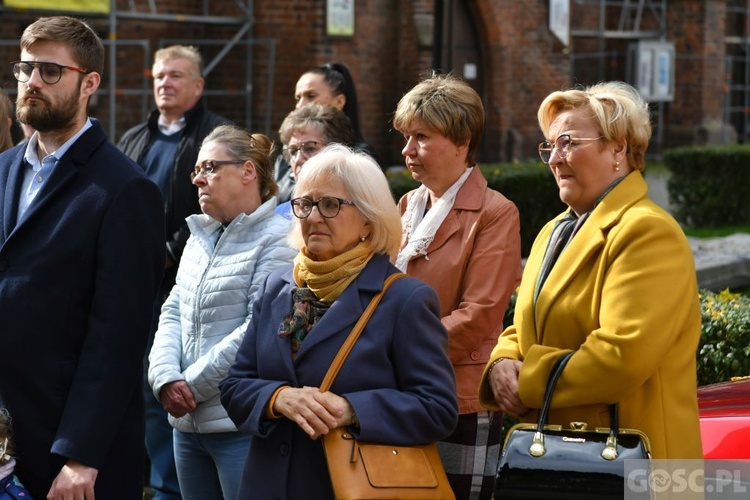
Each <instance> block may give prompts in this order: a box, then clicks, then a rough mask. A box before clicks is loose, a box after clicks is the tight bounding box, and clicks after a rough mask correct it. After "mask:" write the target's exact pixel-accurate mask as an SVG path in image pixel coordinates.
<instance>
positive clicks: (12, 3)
mask: <svg viewBox="0 0 750 500" xmlns="http://www.w3.org/2000/svg"><path fill="white" fill-rule="evenodd" d="M4 3H5V6H6V7H17V8H22V9H47V10H61V11H71V12H96V13H101V14H107V13H109V0H5V2H4Z"/></svg>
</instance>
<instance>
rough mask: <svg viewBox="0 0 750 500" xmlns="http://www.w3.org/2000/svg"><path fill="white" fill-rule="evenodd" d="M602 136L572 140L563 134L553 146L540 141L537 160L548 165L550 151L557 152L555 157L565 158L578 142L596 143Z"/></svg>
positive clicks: (550, 155) (550, 156) (568, 135)
mask: <svg viewBox="0 0 750 500" xmlns="http://www.w3.org/2000/svg"><path fill="white" fill-rule="evenodd" d="M601 138H602V136H599V137H576V138H573V137H571V136H570V134H563V135H561V136H559V137H558V138H557V140H555V144H554V145H553V144H550V142H549V141H542V142H540V143H539V158H541V159H542V161H543V162H544V163H549V160H550V158H552V151H554V150H557V156H559V157H560V158H567V157H568V154H569V153H570V152H571V150H572V149H573V147H574V146H578V141H598V140H599V139H601Z"/></svg>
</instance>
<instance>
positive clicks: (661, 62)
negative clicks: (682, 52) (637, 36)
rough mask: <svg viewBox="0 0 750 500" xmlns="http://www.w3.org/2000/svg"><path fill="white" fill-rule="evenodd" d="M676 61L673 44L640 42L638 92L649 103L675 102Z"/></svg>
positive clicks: (637, 56)
mask: <svg viewBox="0 0 750 500" xmlns="http://www.w3.org/2000/svg"><path fill="white" fill-rule="evenodd" d="M674 59H675V50H674V43H672V42H639V43H638V48H637V52H636V71H637V74H636V81H637V88H638V92H640V94H641V96H642V97H643V98H644V99H645V100H647V101H649V102H671V101H673V100H674Z"/></svg>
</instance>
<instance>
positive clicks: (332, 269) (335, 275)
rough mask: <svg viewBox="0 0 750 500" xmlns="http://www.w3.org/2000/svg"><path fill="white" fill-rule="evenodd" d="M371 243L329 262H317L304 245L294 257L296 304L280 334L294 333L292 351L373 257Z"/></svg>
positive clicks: (360, 245) (357, 247)
mask: <svg viewBox="0 0 750 500" xmlns="http://www.w3.org/2000/svg"><path fill="white" fill-rule="evenodd" d="M372 256H373V253H372V251H371V250H370V249H369V247H368V245H366V244H364V243H360V244H358V245H357V246H356V247H354V248H353V249H351V250H349V251H347V252H344V253H342V254H341V255H338V256H336V257H334V258H333V259H330V260H326V261H315V260H312V259H310V257H309V256H308V252H307V249H306V248H305V247H303V248H302V249H301V250H300V253H299V254H297V257H295V259H294V282H295V283H296V284H297V287H296V288H293V289H292V300H293V301H294V305H293V307H292V312H291V313H289V314H288V315H287V316H286V317H285V318H284V319H283V320H282V322H281V326H280V327H279V335H281V336H287V335H291V336H292V354H293V355H296V353H297V351H298V350H299V348H300V346H301V345H302V341H303V340H305V337H307V335H308V333H310V330H312V328H313V326H315V324H316V323H317V322H318V321H319V320H320V318H321V317H322V316H323V314H324V313H325V312H326V311H327V310H328V308H329V307H331V304H332V303H333V301H334V300H336V299H337V298H338V297H339V296H340V295H341V294H342V293H343V292H344V290H346V287H348V286H349V285H350V284H351V282H352V281H354V279H355V278H356V277H357V276H359V273H360V272H361V271H362V269H364V267H365V266H366V265H367V263H368V262H369V261H370V259H371V258H372Z"/></svg>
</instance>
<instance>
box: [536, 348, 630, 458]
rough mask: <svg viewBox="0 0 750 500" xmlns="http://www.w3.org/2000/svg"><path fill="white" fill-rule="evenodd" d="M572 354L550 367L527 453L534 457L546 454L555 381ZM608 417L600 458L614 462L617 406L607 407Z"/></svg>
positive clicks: (616, 437) (617, 430)
mask: <svg viewBox="0 0 750 500" xmlns="http://www.w3.org/2000/svg"><path fill="white" fill-rule="evenodd" d="M573 354H575V351H573V352H569V353H567V354H565V355H564V356H562V357H560V358H559V359H558V360H557V361H556V362H555V365H554V366H553V367H552V371H551V372H550V376H549V379H548V380H547V387H546V389H545V390H544V402H543V403H542V409H541V411H540V412H539V421H538V422H537V427H536V433H535V434H534V440H533V442H532V445H531V448H529V453H531V455H533V456H535V457H540V456H542V455H544V453H545V452H546V449H545V446H544V426H545V425H547V418H548V416H549V409H550V406H551V405H552V394H553V393H554V391H555V386H556V385H557V380H558V379H559V378H560V375H562V371H563V368H565V365H567V364H568V361H570V358H571V357H573ZM609 416H610V429H609V437H608V438H607V443H606V445H605V447H604V450H602V453H601V455H602V458H604V459H606V460H614V459H615V458H617V439H618V436H619V428H620V422H619V412H618V409H617V404H612V405H609Z"/></svg>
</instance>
